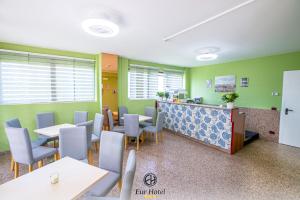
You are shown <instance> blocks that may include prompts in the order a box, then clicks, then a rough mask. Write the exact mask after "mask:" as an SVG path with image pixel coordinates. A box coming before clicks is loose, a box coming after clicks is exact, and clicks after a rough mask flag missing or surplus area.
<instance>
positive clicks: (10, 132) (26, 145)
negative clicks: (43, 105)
mask: <svg viewBox="0 0 300 200" xmlns="http://www.w3.org/2000/svg"><path fill="white" fill-rule="evenodd" d="M5 131H6V135H7V138H8V142H9V147H10V151H11V153H12V156H13V159H14V171H15V178H17V177H18V176H19V164H25V165H28V171H29V172H31V171H32V165H33V164H34V163H36V162H38V166H39V167H41V166H42V165H43V159H44V158H47V157H50V156H53V155H54V159H55V160H56V159H57V154H56V153H57V149H55V148H49V147H44V146H39V147H36V148H34V149H33V148H32V146H31V142H30V137H29V134H28V130H27V128H11V127H6V128H5Z"/></svg>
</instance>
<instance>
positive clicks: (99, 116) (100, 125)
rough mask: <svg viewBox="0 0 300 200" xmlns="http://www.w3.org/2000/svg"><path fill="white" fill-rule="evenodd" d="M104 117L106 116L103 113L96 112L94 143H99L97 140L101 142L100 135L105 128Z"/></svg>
mask: <svg viewBox="0 0 300 200" xmlns="http://www.w3.org/2000/svg"><path fill="white" fill-rule="evenodd" d="M103 119H104V116H103V115H102V114H99V113H96V114H95V119H94V127H93V134H92V143H93V144H95V145H97V142H100V136H101V132H102V129H103Z"/></svg>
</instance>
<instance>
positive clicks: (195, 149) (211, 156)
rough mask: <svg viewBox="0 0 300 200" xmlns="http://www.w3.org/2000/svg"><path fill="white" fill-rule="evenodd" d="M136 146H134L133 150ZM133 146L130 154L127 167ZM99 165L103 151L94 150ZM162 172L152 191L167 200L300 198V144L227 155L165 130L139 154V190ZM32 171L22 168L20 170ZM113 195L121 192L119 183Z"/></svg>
mask: <svg viewBox="0 0 300 200" xmlns="http://www.w3.org/2000/svg"><path fill="white" fill-rule="evenodd" d="M134 148H135V146H134V145H130V146H129V150H130V149H134ZM127 156H128V150H127V151H126V152H125V160H124V166H125V164H126V160H127ZM94 159H95V165H97V164H98V154H96V153H95V154H94ZM9 165H10V162H9V155H7V154H5V155H1V156H0V184H1V183H4V182H6V181H9V180H11V179H12V177H13V173H12V172H10V171H9ZM148 172H152V173H154V174H156V176H157V184H156V185H155V186H153V187H152V188H153V189H160V190H163V189H165V194H164V195H158V196H157V198H156V199H162V200H189V199H191V200H194V199H195V200H198V199H199V200H202V199H203V200H206V199H225V200H226V199H231V200H232V199H285V200H286V199H300V148H293V147H289V146H285V145H280V144H276V143H272V142H267V141H264V140H257V141H255V142H253V143H252V144H249V145H247V146H246V147H244V148H243V149H242V150H241V151H239V152H238V153H236V154H234V155H228V154H226V153H223V152H220V151H218V150H215V149H211V148H210V147H207V146H204V145H202V144H199V143H197V142H194V141H190V140H188V139H186V138H183V137H180V136H176V135H174V134H170V133H168V132H165V138H164V141H163V142H161V143H159V144H158V145H156V144H155V142H154V138H153V137H152V138H147V139H146V141H145V143H144V144H142V145H141V149H140V151H139V152H137V170H136V175H135V179H134V185H133V191H132V199H134V200H139V199H145V198H144V196H143V195H136V194H135V192H136V189H139V190H147V189H149V188H148V187H147V186H146V185H144V183H143V177H144V175H145V174H146V173H148ZM24 173H27V168H26V167H21V174H24ZM109 196H119V190H118V188H117V187H115V188H113V190H112V191H111V192H110V194H109Z"/></svg>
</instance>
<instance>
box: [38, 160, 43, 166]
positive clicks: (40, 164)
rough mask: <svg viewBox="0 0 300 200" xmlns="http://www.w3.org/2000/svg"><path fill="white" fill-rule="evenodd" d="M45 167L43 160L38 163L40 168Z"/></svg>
mask: <svg viewBox="0 0 300 200" xmlns="http://www.w3.org/2000/svg"><path fill="white" fill-rule="evenodd" d="M41 167H43V160H40V161H38V168H41Z"/></svg>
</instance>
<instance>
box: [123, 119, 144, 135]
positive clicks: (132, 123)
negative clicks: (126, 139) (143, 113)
mask: <svg viewBox="0 0 300 200" xmlns="http://www.w3.org/2000/svg"><path fill="white" fill-rule="evenodd" d="M124 126H125V134H126V135H128V136H132V137H136V136H138V135H139V130H140V128H139V115H138V114H125V115H124Z"/></svg>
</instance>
